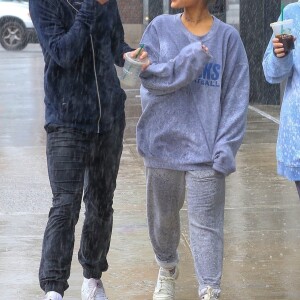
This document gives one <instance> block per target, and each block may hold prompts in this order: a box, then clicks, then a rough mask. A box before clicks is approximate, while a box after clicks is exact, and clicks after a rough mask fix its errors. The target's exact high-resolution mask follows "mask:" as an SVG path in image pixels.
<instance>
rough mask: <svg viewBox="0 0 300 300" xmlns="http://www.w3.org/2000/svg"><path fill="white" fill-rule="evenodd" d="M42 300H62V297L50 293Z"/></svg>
mask: <svg viewBox="0 0 300 300" xmlns="http://www.w3.org/2000/svg"><path fill="white" fill-rule="evenodd" d="M44 300H62V296H61V294H59V293H56V292H52V291H51V292H48V293H47V294H46V295H45V298H44Z"/></svg>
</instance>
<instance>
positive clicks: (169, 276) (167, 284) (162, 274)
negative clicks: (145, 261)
mask: <svg viewBox="0 0 300 300" xmlns="http://www.w3.org/2000/svg"><path fill="white" fill-rule="evenodd" d="M178 275H179V270H178V267H175V269H173V270H168V269H163V268H160V269H159V273H158V278H157V283H156V287H155V291H154V293H153V300H173V299H175V298H174V297H175V280H176V279H177V278H178Z"/></svg>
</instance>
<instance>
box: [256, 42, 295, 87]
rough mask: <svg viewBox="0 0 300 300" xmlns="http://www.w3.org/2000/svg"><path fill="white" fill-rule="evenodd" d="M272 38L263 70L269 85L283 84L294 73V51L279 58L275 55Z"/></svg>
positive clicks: (265, 55)
mask: <svg viewBox="0 0 300 300" xmlns="http://www.w3.org/2000/svg"><path fill="white" fill-rule="evenodd" d="M273 38H274V37H272V38H271V40H270V42H269V45H268V47H267V49H266V52H265V54H264V58H263V63H262V65H263V70H264V74H265V78H266V80H267V81H268V82H269V83H281V82H282V81H284V80H285V79H286V78H288V77H290V76H291V75H292V73H293V64H294V62H293V53H292V51H291V52H290V53H289V54H288V55H286V56H284V57H282V58H278V57H276V56H275V54H274V53H273V43H272V39H273Z"/></svg>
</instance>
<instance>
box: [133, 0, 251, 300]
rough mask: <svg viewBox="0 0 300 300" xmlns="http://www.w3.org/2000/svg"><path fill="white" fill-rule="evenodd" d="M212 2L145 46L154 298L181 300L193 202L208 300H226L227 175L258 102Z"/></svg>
mask: <svg viewBox="0 0 300 300" xmlns="http://www.w3.org/2000/svg"><path fill="white" fill-rule="evenodd" d="M209 2H212V1H211V0H172V1H171V6H172V8H175V9H178V8H183V9H184V12H183V13H182V14H176V15H161V16H158V17H157V18H155V19H154V20H153V21H152V22H151V23H150V24H149V26H148V27H147V29H146V30H145V33H144V35H143V37H142V41H141V43H143V44H144V46H145V49H146V51H147V52H148V56H149V59H150V61H151V64H150V65H149V66H148V68H147V69H146V70H145V71H143V72H142V73H141V75H140V77H141V81H142V86H141V99H142V115H141V118H140V120H139V122H138V126H137V144H138V151H139V153H140V154H141V156H142V157H143V159H144V163H145V166H146V177H147V216H148V225H149V234H150V239H151V242H152V246H153V250H154V252H155V256H156V260H157V263H158V265H159V267H160V269H159V275H158V280H157V285H156V288H155V291H154V294H153V299H154V300H163V299H166V300H171V299H175V298H174V297H175V296H174V294H175V293H174V290H175V280H176V278H177V276H178V266H177V265H178V261H179V258H178V252H177V248H178V244H179V240H180V218H179V211H180V209H181V208H182V206H183V203H184V199H185V197H186V199H187V205H188V217H189V231H190V243H191V249H192V253H193V257H194V263H195V270H196V274H197V278H198V282H199V297H200V299H205V300H209V299H210V300H212V299H218V298H219V295H220V283H221V275H222V261H223V224H224V203H225V177H226V176H227V175H229V174H230V173H232V172H234V171H235V156H236V153H237V151H238V149H239V147H240V145H241V142H242V139H243V136H244V132H245V126H246V116H247V105H248V98H249V69H248V60H247V57H246V53H245V50H244V46H243V44H242V41H241V39H240V36H239V33H238V32H237V31H236V30H235V29H234V28H233V27H232V26H230V25H227V24H225V23H223V22H221V21H220V20H218V19H217V18H215V17H214V16H212V15H211V14H210V13H209V10H208V4H209Z"/></svg>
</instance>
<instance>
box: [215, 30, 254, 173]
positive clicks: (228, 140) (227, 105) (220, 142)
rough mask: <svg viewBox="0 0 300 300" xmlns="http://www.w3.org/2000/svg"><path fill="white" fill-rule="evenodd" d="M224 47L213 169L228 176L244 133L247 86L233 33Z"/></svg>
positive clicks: (242, 51)
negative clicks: (223, 65)
mask: <svg viewBox="0 0 300 300" xmlns="http://www.w3.org/2000/svg"><path fill="white" fill-rule="evenodd" d="M226 48H227V49H226V51H227V54H226V60H225V67H224V71H223V78H222V92H221V116H220V121H219V128H218V132H217V137H216V142H215V146H214V149H213V169H215V170H216V171H218V172H221V173H223V174H225V175H228V174H230V173H232V172H234V171H235V156H236V153H237V151H238V149H239V147H240V145H241V143H242V140H243V137H244V133H245V128H246V120H247V108H248V103H249V86H250V83H249V65H248V59H247V56H246V52H245V49H244V46H243V44H242V41H241V39H240V36H239V34H238V33H237V32H234V34H232V35H231V36H230V38H229V43H228V46H227V47H226Z"/></svg>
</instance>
